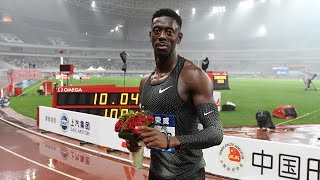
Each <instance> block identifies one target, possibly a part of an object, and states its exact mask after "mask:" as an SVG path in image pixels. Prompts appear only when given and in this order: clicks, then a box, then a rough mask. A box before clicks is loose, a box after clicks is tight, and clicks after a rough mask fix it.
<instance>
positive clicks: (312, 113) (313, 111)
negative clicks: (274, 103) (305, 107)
mask: <svg viewBox="0 0 320 180" xmlns="http://www.w3.org/2000/svg"><path fill="white" fill-rule="evenodd" d="M318 111H320V109H317V110H315V111H312V112H310V113H307V114H305V115H302V116H300V117H297V118H295V119H290V120H288V121H285V122H282V123H278V124H277V125H276V126H278V125H280V124H286V123H288V122H291V121H295V120H298V119H301V118H303V117H306V116H309V115H311V114H314V113H316V112H318Z"/></svg>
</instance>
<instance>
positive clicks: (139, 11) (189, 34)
mask: <svg viewBox="0 0 320 180" xmlns="http://www.w3.org/2000/svg"><path fill="white" fill-rule="evenodd" d="M0 4H1V6H0V69H10V68H20V69H41V71H42V72H44V73H46V72H48V73H51V72H57V71H59V64H60V53H59V49H64V50H65V51H64V54H63V56H64V63H72V64H74V65H75V71H76V72H83V73H86V72H87V69H88V68H90V67H92V68H93V69H97V68H99V67H102V68H103V69H104V70H105V71H103V72H101V71H99V73H100V74H101V73H102V75H110V74H112V75H115V76H116V74H117V73H121V67H122V61H121V59H120V57H119V53H120V52H122V51H123V50H125V51H126V52H127V53H128V54H129V56H128V62H127V63H128V65H127V71H128V75H132V76H136V75H138V76H139V75H142V74H145V73H149V72H150V71H152V70H153V69H154V60H153V52H152V47H151V44H150V41H149V36H148V32H149V30H150V23H151V17H152V14H153V13H154V12H155V11H156V10H158V9H159V8H168V7H169V8H172V9H173V10H175V11H176V12H178V13H179V14H180V15H181V16H182V19H183V25H182V32H183V33H184V38H183V41H182V43H181V45H179V46H178V52H179V54H180V55H182V56H184V57H186V58H188V59H190V60H192V61H194V63H196V64H197V65H201V60H203V59H205V58H206V57H208V59H209V60H210V64H209V68H208V71H227V72H228V73H229V77H231V78H232V77H244V78H252V77H253V78H255V77H259V78H294V79H297V78H298V79H301V78H304V76H306V75H308V74H309V75H310V74H311V75H312V74H315V73H319V72H320V61H319V59H320V51H319V50H320V36H319V35H318V34H319V33H320V24H319V23H318V22H319V21H318V20H319V19H320V13H319V11H318V10H319V9H320V1H319V0H198V1H191V0H163V1H156V0H94V1H93V0H28V1H25V0H0ZM0 74H1V72H0Z"/></svg>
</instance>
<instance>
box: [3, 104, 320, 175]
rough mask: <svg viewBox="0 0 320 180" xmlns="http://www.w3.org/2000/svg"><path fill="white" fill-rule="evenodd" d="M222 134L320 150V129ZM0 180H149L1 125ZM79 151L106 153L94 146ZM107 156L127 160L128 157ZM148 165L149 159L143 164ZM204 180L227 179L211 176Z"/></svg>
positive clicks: (9, 116) (10, 116) (28, 122)
mask: <svg viewBox="0 0 320 180" xmlns="http://www.w3.org/2000/svg"><path fill="white" fill-rule="evenodd" d="M0 117H3V119H5V120H8V121H9V122H11V123H14V124H16V125H19V126H22V127H24V128H26V129H29V130H32V131H34V132H40V131H38V130H37V129H36V124H35V121H34V120H32V119H30V118H27V117H25V116H22V115H20V114H17V113H16V112H14V111H13V110H12V109H10V108H1V109H0ZM225 134H228V135H234V136H241V137H247V138H255V139H261V140H267V141H279V142H287V143H301V144H309V145H312V146H317V147H320V140H319V137H320V125H299V126H284V125H281V126H278V127H277V129H276V131H275V132H268V131H258V130H257V128H256V127H239V128H227V129H225ZM45 135H46V136H50V137H52V138H56V139H59V140H62V141H64V142H68V143H70V144H74V145H77V146H79V145H80V144H79V141H78V140H74V139H70V138H67V137H63V136H60V135H56V134H53V133H47V134H45ZM0 137H1V138H0V157H1V163H0V179H46V180H50V179H59V180H60V179H61V180H63V179H107V180H108V179H118V180H145V179H148V169H147V168H144V169H142V170H139V171H137V170H135V169H134V168H133V167H132V166H131V165H130V163H128V162H125V161H121V160H116V159H113V158H108V157H105V156H101V155H97V154H96V153H92V152H89V151H85V150H82V149H79V148H74V147H72V146H69V145H66V144H62V143H59V142H55V141H53V140H50V139H47V138H44V137H40V136H38V135H34V134H32V133H29V132H27V131H25V130H22V129H19V128H17V127H14V126H12V125H9V124H7V123H5V122H3V121H0ZM82 147H85V148H88V149H92V150H94V151H98V152H103V153H108V152H107V151H106V150H105V149H101V148H99V147H97V146H96V145H92V144H85V145H82ZM108 154H110V155H113V156H117V157H120V158H124V159H128V154H126V153H122V152H119V151H118V152H109V153H108ZM145 163H146V164H148V163H149V159H146V160H145ZM206 179H207V180H211V179H215V180H221V179H230V178H223V177H219V176H215V175H211V174H207V175H206Z"/></svg>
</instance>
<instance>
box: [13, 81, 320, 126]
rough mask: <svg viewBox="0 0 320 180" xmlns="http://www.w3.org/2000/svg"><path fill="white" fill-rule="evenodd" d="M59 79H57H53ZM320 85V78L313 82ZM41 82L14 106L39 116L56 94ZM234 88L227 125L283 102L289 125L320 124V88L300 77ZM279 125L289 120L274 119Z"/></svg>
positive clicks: (225, 97) (225, 96)
mask: <svg viewBox="0 0 320 180" xmlns="http://www.w3.org/2000/svg"><path fill="white" fill-rule="evenodd" d="M53 81H54V82H56V81H55V80H53ZM139 82H140V79H139V78H127V79H126V86H138V85H139ZM313 82H314V84H315V86H316V87H320V81H319V80H318V81H313ZM40 83H41V81H38V82H37V83H36V84H34V85H32V86H30V87H28V88H27V89H25V90H24V91H23V92H24V95H23V96H20V97H12V98H11V99H10V101H11V104H10V106H11V107H12V108H13V109H14V110H15V111H17V112H18V113H20V114H23V115H25V116H28V117H31V118H33V119H35V118H36V108H37V106H40V105H41V106H51V101H52V97H51V96H42V95H38V94H37V89H39V86H40ZM69 83H70V84H72V85H95V84H116V85H117V86H123V84H124V82H123V78H92V79H91V80H88V81H83V82H82V83H81V84H80V82H79V80H72V81H71V82H69ZM229 86H230V88H231V90H223V91H220V92H221V104H225V103H226V102H227V101H231V102H233V103H235V104H236V110H235V111H232V112H225V111H223V112H220V118H221V121H222V124H223V126H224V127H227V126H256V125H257V123H256V119H255V113H256V111H257V110H268V111H270V112H272V110H273V109H274V108H276V107H277V106H280V105H293V106H295V107H296V111H297V113H298V118H297V119H294V120H292V121H290V122H288V124H309V123H313V124H319V123H320V103H319V102H320V91H304V84H303V83H302V82H300V81H299V80H284V79H229ZM272 119H273V121H274V123H275V124H278V123H282V122H285V121H287V120H283V119H278V118H275V117H273V118H272Z"/></svg>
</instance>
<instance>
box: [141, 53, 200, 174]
mask: <svg viewBox="0 0 320 180" xmlns="http://www.w3.org/2000/svg"><path fill="white" fill-rule="evenodd" d="M185 61H186V60H185V59H184V58H183V57H180V56H179V57H178V62H177V64H176V66H175V68H174V69H173V71H172V72H171V73H170V75H169V76H168V77H167V78H166V79H165V80H164V81H163V82H161V83H160V84H156V85H151V84H150V81H151V80H150V78H151V76H150V77H149V78H148V80H147V81H146V83H145V84H144V87H143V89H142V93H141V107H142V108H143V109H144V110H148V111H150V112H152V113H155V114H168V115H174V117H175V121H176V122H175V124H176V128H175V136H179V135H189V134H193V133H195V132H197V131H198V122H199V120H198V118H197V113H196V107H195V106H192V105H189V104H188V103H186V102H184V101H183V100H182V99H181V97H180V96H179V94H178V79H179V75H180V73H181V70H182V69H183V66H184V63H185ZM151 159H152V160H151V164H150V170H151V171H152V172H153V173H154V174H155V175H157V176H158V177H159V178H162V179H167V178H168V179H181V178H184V177H188V176H190V175H191V174H193V173H195V172H196V171H198V170H199V169H200V168H203V167H204V166H205V162H204V160H203V155H202V150H199V149H186V148H183V149H179V150H176V151H175V152H174V153H172V154H170V153H166V152H161V151H156V150H151Z"/></svg>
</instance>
